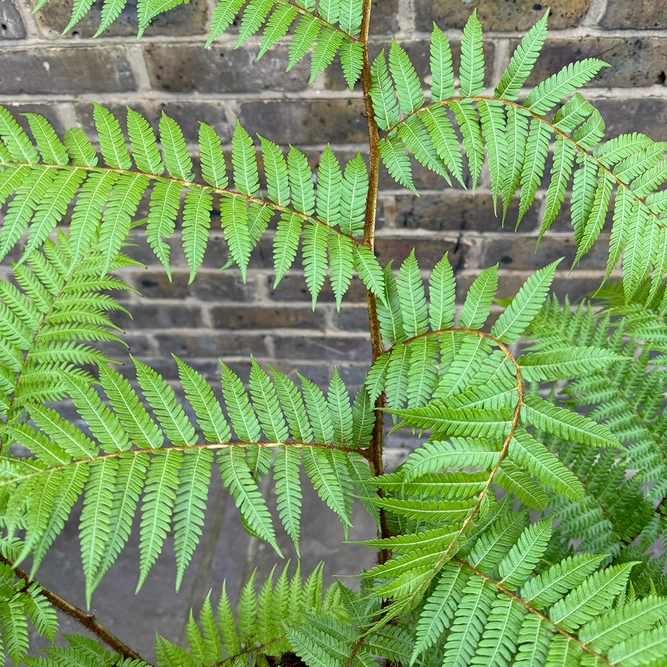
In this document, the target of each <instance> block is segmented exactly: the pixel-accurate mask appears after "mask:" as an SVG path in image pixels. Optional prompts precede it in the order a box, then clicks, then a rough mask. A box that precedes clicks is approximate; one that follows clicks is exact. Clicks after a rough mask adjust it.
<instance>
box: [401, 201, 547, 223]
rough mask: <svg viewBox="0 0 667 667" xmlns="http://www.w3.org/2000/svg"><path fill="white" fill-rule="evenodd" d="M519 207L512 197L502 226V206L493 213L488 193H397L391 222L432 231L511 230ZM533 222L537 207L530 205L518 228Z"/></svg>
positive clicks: (535, 217)
mask: <svg viewBox="0 0 667 667" xmlns="http://www.w3.org/2000/svg"><path fill="white" fill-rule="evenodd" d="M518 208H519V202H518V200H516V199H515V200H514V201H513V202H512V203H511V205H510V207H509V210H508V213H507V219H506V224H505V227H501V215H502V206H501V205H499V206H498V216H496V215H494V213H493V198H492V197H491V195H489V194H477V195H467V194H461V195H454V194H442V195H430V194H426V195H422V196H421V197H415V196H414V195H397V196H396V210H395V222H394V225H395V226H396V227H407V228H408V229H431V230H434V231H473V232H499V231H507V232H513V231H514V223H515V222H516V220H517V216H518ZM536 225H537V209H536V207H535V206H533V207H532V208H531V209H530V210H529V211H528V212H527V213H526V215H525V216H524V217H523V220H522V221H521V230H522V231H524V232H526V231H530V230H532V229H534V228H535V226H536Z"/></svg>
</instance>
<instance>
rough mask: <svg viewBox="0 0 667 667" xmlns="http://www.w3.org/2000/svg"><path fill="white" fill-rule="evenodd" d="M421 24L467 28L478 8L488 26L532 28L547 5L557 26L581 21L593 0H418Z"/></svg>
mask: <svg viewBox="0 0 667 667" xmlns="http://www.w3.org/2000/svg"><path fill="white" fill-rule="evenodd" d="M649 1H650V0H649ZM416 5H417V25H418V27H419V28H420V29H423V30H424V29H425V30H429V29H430V26H431V21H435V22H436V23H437V24H438V25H439V26H440V27H441V28H445V27H447V28H463V26H464V25H465V23H466V21H467V20H468V16H470V13H471V12H472V10H473V9H477V16H479V19H480V21H481V22H482V25H483V26H485V27H486V29H487V30H495V31H502V32H509V31H525V30H528V29H529V28H530V27H531V26H532V25H533V24H534V23H535V22H536V21H537V19H539V18H540V17H541V16H542V14H544V11H545V10H546V8H547V7H549V8H550V9H551V21H550V25H551V26H552V28H553V29H560V28H572V27H574V26H577V25H579V22H580V21H581V19H582V18H583V17H584V16H585V15H586V12H587V10H588V8H589V7H590V5H591V0H551V1H550V2H535V0H466V1H464V2H462V1H461V0H417V2H416Z"/></svg>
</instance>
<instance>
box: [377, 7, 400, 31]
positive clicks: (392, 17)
mask: <svg viewBox="0 0 667 667" xmlns="http://www.w3.org/2000/svg"><path fill="white" fill-rule="evenodd" d="M398 2H399V0H373V9H372V10H371V25H370V32H371V34H373V35H387V34H392V33H395V32H396V31H397V30H398Z"/></svg>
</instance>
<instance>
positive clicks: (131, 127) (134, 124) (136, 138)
mask: <svg viewBox="0 0 667 667" xmlns="http://www.w3.org/2000/svg"><path fill="white" fill-rule="evenodd" d="M127 133H128V135H129V137H130V144H131V145H132V157H133V158H134V162H135V164H136V165H137V168H138V169H139V171H144V172H147V173H149V174H157V175H159V174H161V173H163V172H164V165H163V164H162V158H161V157H160V150H159V148H158V146H157V139H156V138H155V132H153V129H152V128H151V126H150V125H149V123H148V121H147V120H146V119H145V118H144V117H143V116H142V115H141V114H139V113H137V112H136V111H134V110H132V109H129V108H128V110H127Z"/></svg>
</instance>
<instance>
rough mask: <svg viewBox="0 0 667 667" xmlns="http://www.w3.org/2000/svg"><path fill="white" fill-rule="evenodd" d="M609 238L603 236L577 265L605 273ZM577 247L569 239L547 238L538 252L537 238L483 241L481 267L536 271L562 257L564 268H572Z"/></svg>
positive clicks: (562, 266)
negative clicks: (496, 265) (494, 265)
mask: <svg viewBox="0 0 667 667" xmlns="http://www.w3.org/2000/svg"><path fill="white" fill-rule="evenodd" d="M607 247H608V239H607V238H605V237H604V236H603V237H600V238H599V239H598V240H597V241H596V242H595V243H594V244H593V247H592V248H591V249H590V250H589V251H588V253H586V254H585V255H584V256H583V258H582V259H581V262H580V263H579V265H578V268H580V269H582V270H583V269H594V270H603V269H604V268H605V267H606V265H607ZM576 254H577V246H576V244H575V242H574V239H573V238H572V237H571V236H570V237H565V238H563V237H555V236H545V237H544V238H543V239H542V241H541V242H540V246H539V248H538V250H537V252H535V238H534V237H525V236H524V237H516V236H515V237H508V238H501V239H498V238H495V239H490V238H487V239H485V240H484V241H483V247H482V259H481V262H480V266H481V267H487V266H490V265H491V264H496V263H498V264H500V268H501V269H514V270H519V271H535V270H537V269H541V268H542V267H543V266H546V265H547V264H549V263H551V262H553V261H555V260H557V259H559V258H560V257H563V258H564V260H563V262H562V263H561V269H562V270H566V269H568V268H569V267H570V265H571V264H572V262H573V261H574V258H575V256H576Z"/></svg>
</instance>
